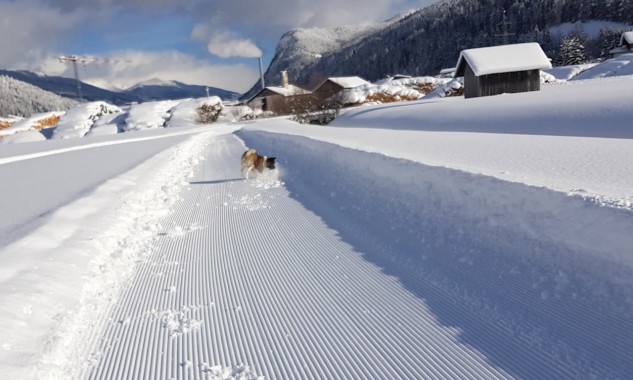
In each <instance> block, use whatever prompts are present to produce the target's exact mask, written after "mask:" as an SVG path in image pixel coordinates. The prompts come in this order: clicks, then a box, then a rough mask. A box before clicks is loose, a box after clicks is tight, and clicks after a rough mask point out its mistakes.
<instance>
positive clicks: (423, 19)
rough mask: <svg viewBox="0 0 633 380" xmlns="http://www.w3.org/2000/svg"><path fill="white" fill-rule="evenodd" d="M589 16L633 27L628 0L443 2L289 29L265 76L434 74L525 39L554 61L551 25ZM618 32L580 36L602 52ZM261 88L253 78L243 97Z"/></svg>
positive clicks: (274, 80) (306, 80) (632, 3)
mask: <svg viewBox="0 0 633 380" xmlns="http://www.w3.org/2000/svg"><path fill="white" fill-rule="evenodd" d="M589 20H603V21H611V22H617V23H621V24H623V25H633V0H618V1H604V2H601V1H596V0H529V1H528V0H443V1H440V2H438V3H436V4H434V5H431V6H429V7H426V8H423V9H419V10H417V11H414V12H410V13H408V14H406V15H403V16H401V17H397V18H395V19H392V20H389V21H386V22H383V23H378V24H375V25H370V26H365V27H357V28H356V29H355V28H354V27H343V28H329V29H323V28H320V29H317V28H313V29H294V30H291V31H289V32H287V33H286V34H284V35H283V36H282V37H281V40H280V41H279V44H278V46H277V50H276V53H275V56H274V58H273V60H272V61H271V63H270V66H269V67H268V70H267V71H266V74H265V81H266V83H267V84H270V85H275V84H279V83H280V74H279V73H280V72H281V71H282V70H287V71H288V75H289V78H290V81H291V83H293V84H296V85H299V86H303V87H306V88H308V89H312V88H313V87H314V86H315V83H318V81H319V79H323V78H326V77H329V76H347V75H358V76H361V77H363V78H365V79H367V80H370V81H375V80H378V79H381V78H384V77H386V76H388V75H392V74H409V75H414V76H420V75H436V74H437V73H439V71H440V70H441V69H443V68H448V67H453V66H455V63H456V62H457V58H458V57H459V53H460V51H461V50H463V49H468V48H475V47H482V46H494V45H500V44H505V43H519V42H528V41H535V42H539V43H540V44H541V46H542V47H543V49H544V50H545V52H546V53H547V54H548V56H549V57H550V58H552V59H553V60H554V62H557V60H558V59H559V57H560V54H561V53H560V45H561V41H562V39H563V38H564V37H565V35H558V34H555V33H553V32H550V29H552V28H555V27H557V26H559V25H561V24H564V23H574V22H578V21H589ZM631 28H632V29H633V27H631ZM572 32H577V31H575V30H574V31H572ZM621 32H622V30H611V29H605V30H603V31H601V32H600V34H599V36H598V37H589V36H587V35H583V34H582V33H579V34H580V35H581V37H582V38H583V41H584V44H585V48H586V50H587V57H588V58H590V59H591V58H598V57H600V56H601V55H602V54H604V52H605V51H606V50H608V47H609V45H611V46H613V44H614V43H617V41H619V34H620V33H621ZM616 40H617V41H616ZM614 41H615V42H614ZM258 90H259V83H256V84H255V85H254V86H253V88H252V89H251V90H250V91H248V92H247V93H246V94H244V96H243V98H248V97H250V96H252V95H254V94H255V93H256V92H257V91H258Z"/></svg>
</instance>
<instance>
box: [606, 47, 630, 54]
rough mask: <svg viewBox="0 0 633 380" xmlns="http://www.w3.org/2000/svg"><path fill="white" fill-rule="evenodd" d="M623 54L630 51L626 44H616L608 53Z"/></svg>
mask: <svg viewBox="0 0 633 380" xmlns="http://www.w3.org/2000/svg"><path fill="white" fill-rule="evenodd" d="M621 53H622V54H624V53H630V50H629V48H628V47H626V46H617V47H614V48H613V49H611V50H609V54H621Z"/></svg>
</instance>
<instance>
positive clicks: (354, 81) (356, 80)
mask: <svg viewBox="0 0 633 380" xmlns="http://www.w3.org/2000/svg"><path fill="white" fill-rule="evenodd" d="M328 81H330V82H334V83H336V84H338V85H339V86H341V87H343V88H354V87H358V86H363V85H366V84H370V83H369V82H367V81H366V80H364V79H363V78H361V77H331V78H328V79H326V80H325V81H323V83H321V84H320V85H319V87H321V86H323V84H324V83H326V82H328ZM317 88H318V87H317Z"/></svg>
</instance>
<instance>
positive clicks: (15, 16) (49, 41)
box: [0, 1, 84, 68]
mask: <svg viewBox="0 0 633 380" xmlns="http://www.w3.org/2000/svg"><path fill="white" fill-rule="evenodd" d="M83 18H84V17H83V16H82V12H80V11H77V12H71V13H67V14H62V13H61V11H60V10H58V9H51V8H47V7H43V6H41V5H39V4H37V3H33V2H29V1H23V2H8V3H7V2H0V52H1V54H0V67H2V68H13V67H24V66H25V65H28V63H29V62H33V61H37V60H39V59H41V58H42V57H44V56H45V55H46V54H47V53H48V52H50V50H51V49H54V48H55V47H57V46H59V44H60V42H61V41H63V40H64V38H65V37H66V36H68V35H69V34H70V33H71V31H72V30H75V29H76V28H75V27H76V26H77V25H78V23H79V22H80V21H81V20H82V19H83Z"/></svg>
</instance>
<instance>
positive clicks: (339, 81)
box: [312, 77, 369, 99]
mask: <svg viewBox="0 0 633 380" xmlns="http://www.w3.org/2000/svg"><path fill="white" fill-rule="evenodd" d="M367 84H369V82H367V81H366V80H364V79H363V78H360V77H331V78H328V79H326V80H325V81H323V83H321V84H320V85H318V86H317V88H315V89H314V91H312V93H313V94H315V95H317V96H319V97H321V98H322V99H326V98H328V97H330V96H332V95H335V94H337V93H339V92H341V91H343V90H346V89H350V88H354V87H358V86H363V85H367Z"/></svg>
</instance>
